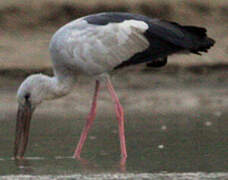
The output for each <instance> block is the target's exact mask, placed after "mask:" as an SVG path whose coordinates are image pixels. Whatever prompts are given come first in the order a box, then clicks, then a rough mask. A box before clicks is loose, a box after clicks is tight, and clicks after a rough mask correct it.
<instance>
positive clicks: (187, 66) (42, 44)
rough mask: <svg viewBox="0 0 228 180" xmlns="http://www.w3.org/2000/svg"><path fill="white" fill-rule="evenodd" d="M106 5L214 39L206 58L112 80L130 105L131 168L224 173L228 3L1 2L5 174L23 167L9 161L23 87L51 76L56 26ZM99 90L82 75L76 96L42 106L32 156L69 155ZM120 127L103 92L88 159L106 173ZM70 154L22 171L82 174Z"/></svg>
mask: <svg viewBox="0 0 228 180" xmlns="http://www.w3.org/2000/svg"><path fill="white" fill-rule="evenodd" d="M104 11H123V12H132V13H139V14H144V15H147V16H149V17H154V18H162V19H166V20H170V21H175V22H178V23H181V24H184V25H196V26H202V27H205V28H207V30H208V36H210V37H212V38H213V39H215V40H216V44H215V46H214V47H212V48H211V49H210V50H209V53H207V54H203V55H202V56H197V55H188V56H186V55H180V56H172V57H169V59H168V64H167V65H166V66H165V67H163V68H160V69H153V68H149V67H146V66H145V65H139V66H138V67H130V68H127V69H126V70H123V71H120V72H119V73H118V74H116V75H114V76H113V84H114V86H115V88H116V91H117V94H118V95H119V97H120V101H121V103H122V104H123V106H124V108H125V116H126V136H127V143H128V144H127V146H128V151H129V158H128V167H127V169H128V171H131V172H135V171H136V172H154V171H156V172H158V171H159V172H160V171H168V172H173V171H175V172H198V171H206V172H218V171H223V172H224V171H226V172H227V171H228V170H227V167H228V162H227V159H228V154H227V149H228V118H227V117H228V110H227V109H228V82H227V79H228V71H227V70H228V55H227V54H228V1H227V0H219V1H215V0H195V1H189V0H113V1H111V0H106V1H105V0H39V1H37V0H20V1H8V0H1V1H0V160H2V162H3V163H5V166H4V167H5V169H3V171H1V172H0V175H1V173H3V174H15V173H16V174H18V173H21V169H20V168H17V165H15V164H14V163H13V162H12V161H10V157H11V156H12V150H13V140H14V128H15V116H16V109H17V103H16V91H17V88H18V87H19V85H20V83H21V82H22V81H23V80H24V78H25V77H27V76H28V75H30V74H32V73H37V72H42V73H45V74H48V75H52V69H51V68H52V64H51V59H50V56H49V52H48V45H49V40H50V38H51V37H52V35H53V33H54V32H55V31H56V30H57V29H58V28H60V27H61V26H62V25H64V24H66V23H67V22H69V21H71V20H74V19H76V18H78V17H81V16H85V15H88V14H92V13H97V12H104ZM93 86H94V82H93V81H91V80H90V79H87V78H86V77H81V76H80V77H79V82H78V85H77V88H76V89H75V90H74V92H73V93H72V94H71V95H69V96H66V97H64V98H62V99H59V100H56V101H50V102H45V103H44V104H42V105H41V106H40V107H39V108H38V109H37V111H36V113H35V114H34V118H33V122H34V123H33V124H32V127H31V128H32V129H31V131H32V132H31V133H32V134H31V139H30V144H29V147H28V149H27V156H30V157H34V156H38V157H43V156H45V157H48V158H50V157H53V159H55V158H54V157H56V156H58V155H62V156H64V157H65V156H70V155H72V153H73V150H74V147H75V145H76V142H77V141H78V139H79V135H80V132H81V130H82V127H83V124H84V119H85V117H86V115H87V112H88V111H89V106H90V101H91V97H92V92H93ZM116 123H117V122H116V120H115V114H114V111H113V105H112V102H111V99H110V97H109V95H108V92H107V91H106V89H105V88H103V89H102V92H101V95H100V100H99V108H98V114H97V119H96V121H95V124H94V127H93V130H92V132H91V134H90V137H89V139H88V144H87V145H86V147H85V149H84V153H85V154H84V156H86V157H88V159H93V161H95V162H96V163H98V164H100V166H99V168H100V171H102V170H104V169H105V167H106V169H105V170H104V171H110V169H112V168H111V167H113V166H111V164H112V163H113V162H116V160H117V159H118V157H119V142H118V134H117V132H118V131H117V124H116ZM50 127H51V128H50ZM57 137H58V138H57ZM145 137H147V138H145ZM62 142H64V143H66V144H63V143H62ZM63 159H64V158H63ZM55 160H56V159H55ZM64 160H65V164H64V165H59V166H58V168H57V170H56V169H52V166H53V164H56V162H55V161H51V162H48V163H47V162H46V166H45V167H44V166H43V164H42V162H41V163H40V162H39V163H37V162H34V161H33V162H30V165H28V166H25V167H24V168H25V170H27V171H23V173H26V172H27V173H28V174H39V173H40V174H46V173H48V172H49V173H50V172H51V173H54V174H58V173H59V174H61V173H67V172H71V173H73V172H75V171H77V170H75V169H77V167H76V166H71V165H72V163H74V162H73V161H70V162H68V160H67V159H64ZM108 160H110V161H108ZM56 161H57V160H56ZM107 164H108V165H107ZM48 165H49V167H48V168H47V166H48ZM2 167H3V166H2ZM12 167H14V168H13V170H12ZM65 167H67V169H66V168H65ZM26 168H27V169H26ZM99 168H98V169H99ZM31 169H32V170H33V171H31ZM37 169H38V170H37ZM101 169H102V170H101ZM57 171H58V172H57Z"/></svg>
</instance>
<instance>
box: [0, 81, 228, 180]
mask: <svg viewBox="0 0 228 180" xmlns="http://www.w3.org/2000/svg"><path fill="white" fill-rule="evenodd" d="M201 78H202V77H201ZM218 84H219V83H218ZM17 85H18V83H16V84H14V85H10V83H9V86H8V88H2V89H1V97H2V104H1V106H0V110H1V114H2V115H1V116H0V138H1V143H0V149H1V150H0V164H1V168H0V175H1V176H2V178H6V179H15V178H22V177H23V178H26V177H27V178H32V177H33V178H34V179H36V178H38V176H39V178H41V179H49V178H57V179H58V178H59V179H61V178H62V179H63V178H64V179H65V178H68V179H140V178H141V179H226V178H227V179H228V174H227V172H228V151H227V150H228V133H227V132H228V120H227V119H228V118H227V117H228V111H227V102H226V101H225V100H226V99H227V96H228V95H227V94H226V92H225V90H224V87H226V86H225V85H224V83H222V85H221V86H217V87H216V88H214V87H210V88H208V89H206V90H205V89H201V87H195V88H194V87H193V86H192V85H190V84H188V86H189V88H187V89H182V90H183V92H182V93H184V92H187V91H194V93H195V95H197V96H196V97H195V98H199V99H200V103H201V104H200V105H197V103H196V105H194V103H193V104H192V103H190V104H187V105H186V104H185V105H184V108H183V110H180V108H181V106H182V104H181V103H182V101H179V100H178V101H177V102H178V103H180V104H179V105H178V103H176V101H175V96H170V99H168V100H167V99H162V97H161V99H162V101H165V102H161V101H159V99H158V100H157V101H156V103H155V104H154V105H153V104H150V106H149V107H148V108H147V109H143V108H142V109H140V108H139V109H138V110H134V111H130V109H131V107H134V106H131V107H130V108H126V109H127V110H126V111H125V118H126V125H125V129H126V140H127V150H128V159H127V163H126V166H120V164H119V160H120V150H119V140H118V129H117V121H116V119H115V114H114V113H113V112H112V111H111V110H110V109H112V108H113V107H112V106H110V107H109V104H108V103H106V96H103V97H101V103H100V104H99V106H100V109H99V113H98V114H97V118H96V120H95V122H94V125H93V128H92V130H91V132H90V133H89V137H88V139H87V142H86V144H85V146H84V149H83V151H82V154H81V156H82V157H83V158H84V159H83V160H81V161H79V160H75V159H73V158H72V155H73V152H74V149H75V147H76V144H77V142H78V140H79V137H80V133H81V130H82V127H83V125H84V119H85V116H86V112H87V111H88V109H89V107H86V110H84V111H83V109H84V108H83V107H84V106H83V104H81V106H80V107H81V111H80V108H79V107H78V106H77V107H76V109H77V110H75V109H74V108H71V107H72V106H74V103H71V104H67V102H65V101H66V100H64V99H63V100H60V101H59V100H58V101H57V103H56V104H55V106H54V107H53V104H52V102H50V103H46V104H44V105H42V106H41V108H39V109H38V110H37V112H35V114H34V117H33V120H32V124H31V136H30V140H29V145H28V148H27V152H26V155H25V159H24V160H21V161H15V160H13V159H12V154H13V143H14V142H13V141H14V129H15V114H16V101H15V97H14V96H15V93H16V91H15V90H16V87H17ZM159 86H160V87H159V88H160V90H159V91H158V92H156V93H157V94H159V93H160V92H161V91H162V90H163V89H166V90H167V88H166V84H164V85H163V84H159ZM189 89H190V90H189ZM137 91H140V89H139V90H137V89H136V90H135V91H134V92H131V91H129V93H130V94H135V93H136V92H137ZM168 91H171V94H175V93H176V90H175V89H174V88H170V89H169V90H168ZM173 91H174V92H175V93H173ZM178 92H179V91H178ZM138 93H139V92H138ZM140 93H142V91H141V92H140ZM156 93H155V94H152V96H156ZM194 93H193V94H194ZM204 93H205V94H209V95H211V96H208V97H207V96H203V95H204ZM144 95H145V96H146V94H144ZM120 96H122V98H123V100H122V102H123V105H124V106H125V103H126V104H127V103H128V101H130V100H132V98H134V96H131V97H132V98H130V100H128V99H124V93H123V92H120ZM76 97H77V96H76ZM183 97H186V96H183ZM71 98H72V97H71ZM78 98H79V97H78ZM188 98H189V97H188ZM190 99H191V98H190ZM107 101H108V102H110V99H108V100H107ZM173 101H174V102H175V103H173ZM6 102H7V103H6ZM78 102H80V103H81V102H82V100H81V99H78ZM183 102H185V101H184V100H183ZM188 102H189V101H188ZM197 102H198V100H197ZM64 103H65V104H64ZM105 103H106V104H105ZM134 103H135V104H137V103H140V102H137V100H136V101H135V102H134ZM134 103H133V104H134ZM62 104H63V105H62ZM75 104H77V103H75ZM88 104H89V102H88ZM131 104H132V103H131ZM172 104H175V105H176V108H175V107H172V108H171V109H169V108H168V109H165V107H167V106H172ZM105 106H108V109H106V107H105ZM157 106H160V108H161V109H162V108H163V110H161V112H160V113H158V112H157V111H156V108H157ZM195 106H196V107H195ZM109 108H110V109H109ZM9 109H10V111H9ZM25 175H29V176H25Z"/></svg>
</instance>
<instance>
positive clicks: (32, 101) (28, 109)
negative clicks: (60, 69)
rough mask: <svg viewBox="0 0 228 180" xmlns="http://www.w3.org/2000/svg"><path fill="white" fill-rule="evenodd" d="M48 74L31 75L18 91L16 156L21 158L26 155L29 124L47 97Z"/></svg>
mask: <svg viewBox="0 0 228 180" xmlns="http://www.w3.org/2000/svg"><path fill="white" fill-rule="evenodd" d="M46 79H47V76H44V75H41V74H36V75H31V76H29V77H28V78H27V79H25V81H24V82H23V83H22V84H21V86H20V87H19V89H18V92H17V101H18V111H17V123H16V138H15V149H14V157H15V158H16V159H21V158H23V156H24V153H25V149H26V146H27V143H28V137H29V126H30V121H31V118H32V113H33V112H34V110H35V108H36V107H37V105H39V104H40V103H41V102H42V101H43V99H45V89H46V88H45V84H46V81H47V80H46Z"/></svg>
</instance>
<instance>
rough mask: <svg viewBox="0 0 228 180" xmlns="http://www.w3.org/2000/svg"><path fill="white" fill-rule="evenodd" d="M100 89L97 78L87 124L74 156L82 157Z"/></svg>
mask: <svg viewBox="0 0 228 180" xmlns="http://www.w3.org/2000/svg"><path fill="white" fill-rule="evenodd" d="M99 89H100V82H99V81H98V80H96V86H95V91H94V96H93V102H92V106H91V109H90V113H89V115H88V118H87V121H86V125H85V127H84V129H83V131H82V134H81V137H80V140H79V142H78V145H77V147H76V149H75V152H74V155H73V157H74V158H80V153H81V151H82V147H83V145H84V143H85V140H86V138H87V135H88V132H89V129H90V128H91V125H92V123H93V120H94V119H95V116H96V105H97V97H98V92H99Z"/></svg>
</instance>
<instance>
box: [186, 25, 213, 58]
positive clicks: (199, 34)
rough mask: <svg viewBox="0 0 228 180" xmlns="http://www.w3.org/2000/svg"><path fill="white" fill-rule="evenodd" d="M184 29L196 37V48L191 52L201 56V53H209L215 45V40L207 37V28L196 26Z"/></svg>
mask: <svg viewBox="0 0 228 180" xmlns="http://www.w3.org/2000/svg"><path fill="white" fill-rule="evenodd" d="M183 28H184V30H185V31H187V32H189V33H191V34H192V35H194V36H195V37H196V39H195V46H194V47H193V48H192V49H190V52H192V53H194V54H198V55H201V54H200V52H207V51H208V49H210V48H211V47H212V46H213V45H214V44H215V40H213V39H211V38H209V37H208V36H207V34H206V33H207V30H206V29H205V28H202V27H196V26H183Z"/></svg>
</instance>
